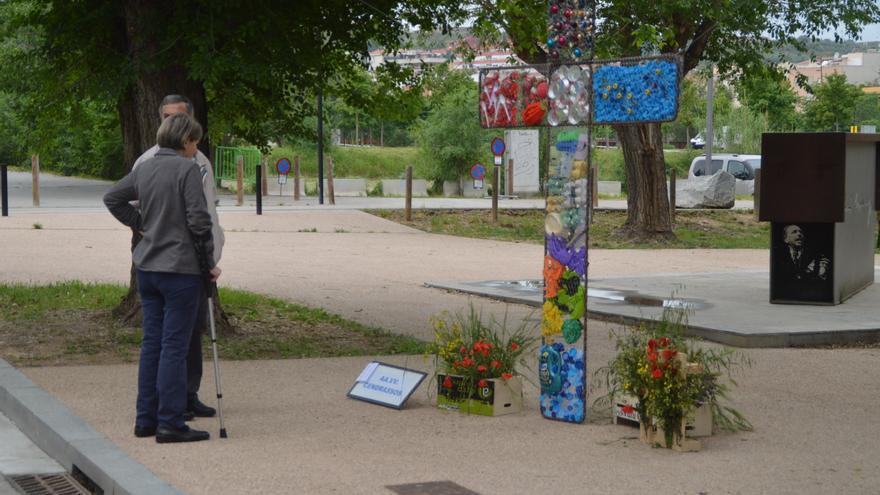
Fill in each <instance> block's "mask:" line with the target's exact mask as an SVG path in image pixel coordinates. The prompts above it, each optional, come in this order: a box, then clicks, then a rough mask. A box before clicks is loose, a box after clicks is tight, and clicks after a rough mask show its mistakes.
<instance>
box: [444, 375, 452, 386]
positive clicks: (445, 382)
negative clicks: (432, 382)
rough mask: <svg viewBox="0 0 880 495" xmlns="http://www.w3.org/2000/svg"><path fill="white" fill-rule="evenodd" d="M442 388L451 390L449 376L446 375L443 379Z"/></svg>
mask: <svg viewBox="0 0 880 495" xmlns="http://www.w3.org/2000/svg"><path fill="white" fill-rule="evenodd" d="M443 387H445V388H452V378H449V375H447V376H446V378H444V379H443Z"/></svg>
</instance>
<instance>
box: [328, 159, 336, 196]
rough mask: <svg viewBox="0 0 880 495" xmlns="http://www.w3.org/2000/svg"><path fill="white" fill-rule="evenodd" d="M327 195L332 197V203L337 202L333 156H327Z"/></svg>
mask: <svg viewBox="0 0 880 495" xmlns="http://www.w3.org/2000/svg"><path fill="white" fill-rule="evenodd" d="M327 195H328V196H329V198H330V204H331V205H335V204H336V195H335V194H334V192H333V157H331V156H329V155H328V156H327Z"/></svg>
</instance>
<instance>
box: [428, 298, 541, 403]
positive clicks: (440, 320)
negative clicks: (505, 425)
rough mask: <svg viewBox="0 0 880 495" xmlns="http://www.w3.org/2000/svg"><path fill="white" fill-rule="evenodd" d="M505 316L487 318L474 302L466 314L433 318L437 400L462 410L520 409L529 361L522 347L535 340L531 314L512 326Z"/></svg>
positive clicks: (431, 352)
mask: <svg viewBox="0 0 880 495" xmlns="http://www.w3.org/2000/svg"><path fill="white" fill-rule="evenodd" d="M506 322H507V317H506V316H505V318H504V321H502V322H500V323H499V322H497V321H496V320H495V319H494V318H492V319H490V321H489V322H488V323H485V322H483V318H482V315H481V314H480V313H479V312H478V311H477V310H475V309H474V307H473V305H471V306H470V307H469V309H468V311H467V313H466V314H461V313H456V314H454V315H450V314H449V313H447V312H444V313H441V314H440V315H437V316H433V317H432V318H431V324H432V326H433V327H434V341H433V342H431V344H430V345H429V349H428V353H429V354H428V355H430V356H433V358H434V365H435V370H436V381H437V406H438V407H439V408H441V409H446V410H458V411H460V412H464V413H472V414H480V415H485V416H498V415H502V414H510V413H514V412H518V411H520V410H521V409H522V375H520V373H519V368H520V367H526V368H527V367H528V366H527V364H526V361H525V359H524V358H523V356H524V355H526V354H524V353H526V352H530V351H531V350H532V348H533V347H534V345H535V343H536V341H537V337H536V335H537V332H536V331H535V330H534V328H533V327H534V325H532V324H529V323H528V319H526V320H523V322H522V323H521V324H520V325H519V326H518V327H517V328H516V329H514V330H512V331H509V330H508V329H507V324H506Z"/></svg>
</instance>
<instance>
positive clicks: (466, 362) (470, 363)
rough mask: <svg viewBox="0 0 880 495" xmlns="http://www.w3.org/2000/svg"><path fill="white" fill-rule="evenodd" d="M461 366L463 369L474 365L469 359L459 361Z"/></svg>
mask: <svg viewBox="0 0 880 495" xmlns="http://www.w3.org/2000/svg"><path fill="white" fill-rule="evenodd" d="M461 365H462V366H464V367H465V368H470V367H471V366H473V365H474V360H473V359H471V358H464V359H462V361H461Z"/></svg>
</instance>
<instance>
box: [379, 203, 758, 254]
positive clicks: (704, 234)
mask: <svg viewBox="0 0 880 495" xmlns="http://www.w3.org/2000/svg"><path fill="white" fill-rule="evenodd" d="M370 213H372V214H374V215H378V216H380V217H382V218H386V219H388V220H391V221H394V222H398V223H402V224H404V225H409V226H411V227H414V228H417V229H419V230H423V231H425V232H431V233H435V234H448V235H457V236H463V237H476V238H480V239H497V240H502V241H514V242H531V243H535V244H540V243H543V242H544V211H543V210H500V211H499V212H498V223H497V224H494V223H493V222H492V211H491V210H456V211H450V210H414V211H413V220H412V221H411V222H407V221H405V220H404V212H403V210H373V211H370ZM625 220H626V212H625V211H596V212H595V214H594V217H593V224H592V226H591V227H590V246H591V247H595V248H605V249H657V248H685V249H687V248H720V249H724V248H745V249H749V248H751V249H766V248H767V247H768V246H769V245H770V225H769V224H768V223H763V222H757V221H756V220H755V217H754V215H753V214H752V212H751V211H747V210H700V211H687V210H679V211H678V212H676V215H675V228H674V231H675V235H676V237H677V240H675V241H672V242H669V243H663V244H659V243H634V242H632V241H629V240H626V239H622V238H621V237H620V236H618V235H616V234H615V231H616V230H617V229H618V228H620V227H621V226H622V225H623V222H624V221H625Z"/></svg>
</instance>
